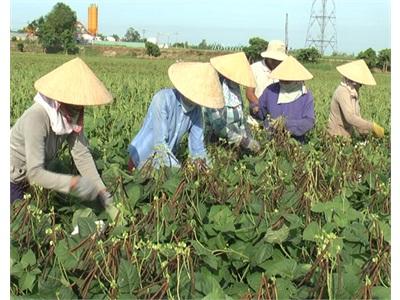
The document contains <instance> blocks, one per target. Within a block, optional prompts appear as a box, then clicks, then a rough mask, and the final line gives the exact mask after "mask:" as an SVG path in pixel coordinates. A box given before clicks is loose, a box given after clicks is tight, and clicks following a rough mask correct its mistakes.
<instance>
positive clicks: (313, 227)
mask: <svg viewBox="0 0 400 300" xmlns="http://www.w3.org/2000/svg"><path fill="white" fill-rule="evenodd" d="M320 231H321V229H320V227H319V225H318V223H317V222H315V221H314V222H311V223H310V224H308V226H307V227H306V228H305V229H304V232H303V240H305V241H315V240H316V238H315V236H316V235H317V234H319V233H320Z"/></svg>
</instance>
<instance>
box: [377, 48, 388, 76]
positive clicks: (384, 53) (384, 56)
mask: <svg viewBox="0 0 400 300" xmlns="http://www.w3.org/2000/svg"><path fill="white" fill-rule="evenodd" d="M378 67H379V68H381V69H382V70H383V71H385V72H387V71H390V68H391V50H390V49H382V50H381V51H379V53H378Z"/></svg>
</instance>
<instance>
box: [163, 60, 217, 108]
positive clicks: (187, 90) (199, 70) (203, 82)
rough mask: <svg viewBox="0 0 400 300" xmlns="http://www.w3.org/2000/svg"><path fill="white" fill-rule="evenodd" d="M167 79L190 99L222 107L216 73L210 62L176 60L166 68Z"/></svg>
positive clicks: (208, 105) (206, 104) (211, 106)
mask: <svg viewBox="0 0 400 300" xmlns="http://www.w3.org/2000/svg"><path fill="white" fill-rule="evenodd" d="M168 76H169V79H170V80H171V81H172V84H173V85H174V86H175V87H176V89H177V90H178V91H179V92H180V93H181V94H182V95H183V96H185V97H186V98H188V99H189V100H190V101H192V102H194V103H197V104H199V105H201V106H204V107H208V108H222V107H224V96H223V94H222V88H221V84H220V82H219V80H218V74H217V72H216V71H215V70H214V68H213V67H212V66H211V64H210V63H201V62H178V63H174V64H173V65H171V66H170V67H169V69H168Z"/></svg>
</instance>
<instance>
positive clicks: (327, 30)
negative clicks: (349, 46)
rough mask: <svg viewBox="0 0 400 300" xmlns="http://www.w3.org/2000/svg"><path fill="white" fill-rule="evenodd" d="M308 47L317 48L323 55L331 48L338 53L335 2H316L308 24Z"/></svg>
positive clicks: (327, 0) (332, 0) (326, 0)
mask: <svg viewBox="0 0 400 300" xmlns="http://www.w3.org/2000/svg"><path fill="white" fill-rule="evenodd" d="M305 46H306V47H308V48H309V47H316V48H317V49H318V50H319V51H320V53H321V54H322V55H323V54H324V53H325V50H326V49H327V48H328V47H330V48H331V49H332V51H334V52H336V51H337V33H336V8H335V1H334V0H314V1H313V4H312V7H311V14H310V22H309V24H308V30H307V38H306V45H305Z"/></svg>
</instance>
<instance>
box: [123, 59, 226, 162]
mask: <svg viewBox="0 0 400 300" xmlns="http://www.w3.org/2000/svg"><path fill="white" fill-rule="evenodd" d="M168 76H169V79H170V80H171V82H172V84H173V85H174V88H167V89H162V90H160V91H158V92H157V93H156V94H155V95H154V96H153V99H152V101H151V103H150V106H149V109H148V111H147V115H146V117H145V119H144V121H143V126H142V128H141V129H140V130H139V132H138V133H137V135H136V136H135V137H134V139H133V140H132V142H131V143H130V144H129V147H128V152H129V161H128V168H129V169H130V170H132V169H134V168H139V169H140V168H142V167H143V165H144V164H145V163H146V161H152V164H153V166H154V167H156V168H157V167H160V166H168V167H180V163H179V161H178V160H177V158H176V157H175V155H176V153H177V150H178V147H179V145H180V143H181V140H182V138H183V136H184V135H185V134H186V133H188V134H189V139H188V140H189V155H190V156H191V158H192V159H194V160H196V159H204V160H205V161H206V162H208V156H207V151H206V148H205V146H204V134H203V117H202V112H201V107H210V108H220V107H222V106H223V96H222V90H221V86H220V84H219V82H218V75H217V73H216V72H215V70H214V69H213V67H212V66H211V65H210V64H209V63H200V62H178V63H175V64H173V65H171V66H170V67H169V69H168Z"/></svg>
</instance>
